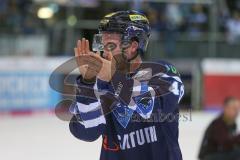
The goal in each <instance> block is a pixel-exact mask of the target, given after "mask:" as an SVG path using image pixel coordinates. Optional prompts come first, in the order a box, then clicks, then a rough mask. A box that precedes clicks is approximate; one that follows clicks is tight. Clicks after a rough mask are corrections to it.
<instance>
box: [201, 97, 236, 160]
mask: <svg viewBox="0 0 240 160" xmlns="http://www.w3.org/2000/svg"><path fill="white" fill-rule="evenodd" d="M239 108H240V101H239V99H237V98H234V97H228V98H226V99H225V101H224V111H223V113H222V114H221V115H220V116H219V117H217V118H216V119H215V120H214V121H213V122H212V123H211V124H210V125H209V127H208V128H207V130H206V132H205V135H204V138H203V141H202V145H201V148H200V153H199V158H200V160H239V158H240V134H239V133H237V131H236V130H237V125H236V119H237V116H238V112H239Z"/></svg>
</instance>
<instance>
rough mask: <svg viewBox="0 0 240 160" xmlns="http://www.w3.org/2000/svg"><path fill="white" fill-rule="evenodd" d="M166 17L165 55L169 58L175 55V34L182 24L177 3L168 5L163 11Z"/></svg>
mask: <svg viewBox="0 0 240 160" xmlns="http://www.w3.org/2000/svg"><path fill="white" fill-rule="evenodd" d="M165 17H166V32H165V33H166V34H165V40H166V53H167V55H168V57H171V56H172V55H173V54H174V53H175V48H176V47H175V45H176V38H177V32H178V29H179V28H180V26H181V25H182V22H183V16H182V12H181V9H180V6H179V4H178V3H168V4H167V6H166V10H165Z"/></svg>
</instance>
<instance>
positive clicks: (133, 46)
mask: <svg viewBox="0 0 240 160" xmlns="http://www.w3.org/2000/svg"><path fill="white" fill-rule="evenodd" d="M137 49H138V42H137V41H132V44H131V53H132V54H135V53H136V51H137Z"/></svg>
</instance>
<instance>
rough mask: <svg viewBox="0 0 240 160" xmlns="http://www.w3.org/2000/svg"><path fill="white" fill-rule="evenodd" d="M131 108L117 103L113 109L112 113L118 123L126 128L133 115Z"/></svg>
mask: <svg viewBox="0 0 240 160" xmlns="http://www.w3.org/2000/svg"><path fill="white" fill-rule="evenodd" d="M133 111H134V110H132V109H130V108H128V107H127V106H125V105H123V104H121V103H118V104H117V106H116V107H115V108H114V110H113V115H114V116H115V117H116V119H117V121H118V122H119V124H120V125H121V126H122V127H123V128H126V127H127V125H128V123H129V121H130V119H131V117H132V115H133Z"/></svg>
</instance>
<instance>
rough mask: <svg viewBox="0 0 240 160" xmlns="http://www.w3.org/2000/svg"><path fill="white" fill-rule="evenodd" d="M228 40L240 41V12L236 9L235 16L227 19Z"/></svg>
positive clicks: (231, 41)
mask: <svg viewBox="0 0 240 160" xmlns="http://www.w3.org/2000/svg"><path fill="white" fill-rule="evenodd" d="M227 33H228V42H229V43H232V44H234V43H237V42H240V12H239V11H235V12H234V13H233V17H232V18H231V19H229V20H228V21H227Z"/></svg>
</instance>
